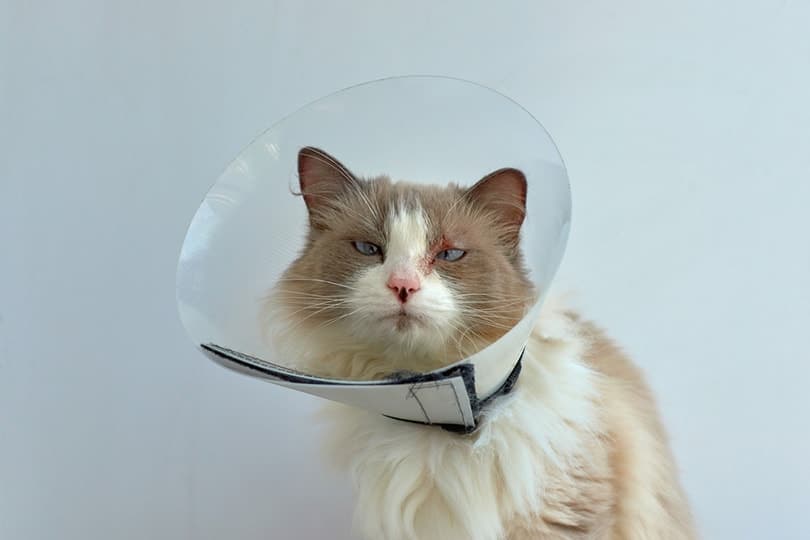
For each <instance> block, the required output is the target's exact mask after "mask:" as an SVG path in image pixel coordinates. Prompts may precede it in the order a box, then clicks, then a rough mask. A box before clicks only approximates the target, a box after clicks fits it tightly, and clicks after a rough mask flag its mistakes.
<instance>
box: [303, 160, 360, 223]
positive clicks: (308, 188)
mask: <svg viewBox="0 0 810 540" xmlns="http://www.w3.org/2000/svg"><path fill="white" fill-rule="evenodd" d="M298 182H299V184H300V186H301V195H303V196H304V202H305V203H306V205H307V210H308V211H309V219H310V223H312V225H313V226H316V225H317V223H318V220H317V217H318V215H319V214H321V213H323V211H324V210H326V209H328V208H329V204H330V202H331V201H333V200H334V198H335V196H336V195H338V194H339V193H341V192H342V191H344V190H345V189H346V188H347V187H349V186H354V185H356V184H357V179H356V178H355V177H354V175H353V174H352V173H351V172H350V171H349V169H347V168H346V167H344V166H343V164H342V163H340V162H339V161H338V160H336V159H335V158H333V157H332V156H330V155H329V154H327V153H326V152H324V151H323V150H320V149H318V148H313V147H311V146H307V147H304V148H302V149H301V150H300V151H299V152H298Z"/></svg>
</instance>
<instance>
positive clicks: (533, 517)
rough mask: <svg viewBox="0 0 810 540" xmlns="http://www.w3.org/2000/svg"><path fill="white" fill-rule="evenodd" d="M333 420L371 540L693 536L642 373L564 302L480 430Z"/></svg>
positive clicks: (543, 323)
mask: <svg viewBox="0 0 810 540" xmlns="http://www.w3.org/2000/svg"><path fill="white" fill-rule="evenodd" d="M334 345H335V344H334V343H331V346H332V350H333V351H334ZM338 348H339V347H338ZM349 356H351V355H349ZM327 415H328V417H329V422H328V423H327V426H328V428H329V430H330V431H329V433H330V435H329V445H328V447H327V448H328V453H329V455H330V456H331V457H333V458H336V459H337V461H338V463H339V464H340V465H341V466H343V467H345V468H346V469H348V470H349V471H350V473H351V476H352V478H353V480H354V484H355V486H356V491H357V505H356V511H355V516H354V522H355V526H356V528H357V530H358V532H359V533H360V534H361V535H362V536H363V537H364V538H367V539H370V540H371V539H373V540H400V539H402V540H405V539H420V540H432V539H436V540H496V539H509V540H522V539H529V538H538V539H573V538H594V539H595V538H609V539H688V538H694V537H695V535H694V532H693V530H692V522H691V518H690V515H689V511H688V507H687V503H686V500H685V497H684V495H683V493H682V491H681V488H680V486H679V483H678V479H677V474H676V471H675V466H674V463H673V460H672V457H671V455H670V453H669V450H668V445H667V442H666V438H665V435H664V433H663V430H662V428H661V426H660V424H659V422H658V420H657V418H656V413H655V406H654V404H653V402H652V399H651V397H650V395H649V392H648V390H647V388H646V386H645V385H644V383H643V381H642V379H641V377H640V376H639V374H638V372H637V371H636V370H635V369H634V368H633V367H632V366H631V365H630V363H629V362H628V361H627V360H626V359H625V358H624V357H623V356H622V355H621V354H620V353H619V352H618V351H617V350H616V349H615V348H614V347H613V346H612V345H611V344H610V343H609V342H607V341H606V340H605V338H604V337H603V336H602V335H601V334H600V333H599V332H598V331H597V330H595V329H594V328H593V327H592V326H590V325H588V324H587V323H583V322H580V321H579V320H578V319H577V317H576V316H573V315H571V314H569V313H566V312H564V311H562V310H560V309H559V308H553V307H548V308H546V309H545V310H544V314H543V316H542V318H541V320H540V321H539V323H538V324H537V327H536V329H535V331H534V333H533V334H532V336H531V338H530V341H529V344H528V347H527V352H526V356H525V358H524V367H523V373H522V374H521V376H520V379H519V383H518V385H517V387H516V390H515V391H514V393H513V394H512V395H510V396H507V397H505V398H502V399H501V400H500V402H498V403H497V404H496V405H495V406H494V407H492V409H491V410H490V411H488V413H487V415H486V417H485V418H484V420H483V425H482V426H481V428H480V429H479V430H478V431H477V432H476V433H474V434H473V435H468V436H467V435H457V434H453V433H448V432H446V431H443V430H441V429H439V428H436V427H430V426H421V425H412V424H408V423H405V422H400V421H396V420H390V419H387V418H384V417H382V416H380V415H377V414H374V413H371V412H367V411H363V410H359V409H353V408H349V407H345V406H340V405H330V406H329V410H328V412H327Z"/></svg>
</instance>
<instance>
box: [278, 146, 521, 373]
mask: <svg viewBox="0 0 810 540" xmlns="http://www.w3.org/2000/svg"><path fill="white" fill-rule="evenodd" d="M298 173H299V180H300V189H301V195H302V196H303V200H304V202H305V204H306V206H307V210H308V213H309V232H308V235H307V238H306V243H305V245H304V246H303V248H302V252H301V253H300V256H299V257H298V258H297V259H296V260H295V261H294V262H293V263H292V265H291V266H290V267H289V268H288V269H287V271H286V272H285V273H284V275H283V277H282V278H281V280H280V282H279V284H278V286H277V287H276V290H275V292H274V294H273V296H272V299H273V302H275V303H276V304H279V305H277V306H276V307H277V308H279V307H280V308H281V311H282V312H283V313H284V316H285V317H286V318H287V320H288V322H289V323H290V328H292V329H293V331H296V335H297V336H300V338H301V339H304V340H307V339H312V340H318V339H319V338H321V337H323V338H325V339H326V338H328V339H337V340H338V341H341V342H343V341H344V339H345V342H346V343H351V344H352V346H354V347H365V348H367V349H369V350H374V351H380V354H388V355H393V356H400V357H401V358H405V359H407V358H417V357H431V356H432V357H434V358H435V359H436V360H437V361H438V362H440V365H441V362H452V361H455V360H457V359H459V358H460V357H461V356H464V355H468V354H470V353H472V352H475V351H477V350H479V349H480V348H482V347H483V346H485V345H486V344H488V343H490V342H492V341H494V340H496V339H497V338H499V337H500V336H501V335H503V334H504V333H505V332H506V331H507V330H509V329H510V328H511V327H512V326H513V325H514V324H515V323H516V322H517V321H519V320H520V319H521V318H522V317H523V315H524V313H525V311H526V308H527V307H528V306H529V304H530V303H531V302H532V300H533V299H534V290H533V287H532V284H531V282H530V281H529V280H528V278H527V273H526V270H525V268H524V265H523V259H522V255H521V251H520V243H519V238H520V228H521V225H522V223H523V220H524V218H525V213H526V210H525V208H526V206H525V202H526V179H525V177H524V175H523V174H522V173H521V172H520V171H518V170H516V169H501V170H498V171H495V172H493V173H491V174H489V175H487V176H486V177H484V178H483V179H482V180H480V181H479V182H477V183H476V184H475V185H474V186H472V187H470V188H462V187H459V186H457V185H455V184H449V185H445V186H433V185H430V186H428V185H416V184H410V183H406V182H392V181H391V180H390V179H389V178H387V177H377V178H371V179H362V178H358V177H357V176H355V175H354V174H352V173H351V172H350V171H349V170H348V169H347V168H346V167H344V166H343V165H342V164H341V163H340V162H338V161H337V160H336V159H335V158H333V157H331V156H330V155H328V154H326V153H325V152H323V151H321V150H318V149H315V148H304V149H302V150H301V151H300V153H299V156H298ZM336 336H337V338H336ZM303 345H306V343H303ZM336 346H339V345H337V344H336ZM397 367H398V368H400V369H408V368H416V367H417V366H408V365H401V363H400V365H398V366H397ZM422 367H424V366H422ZM432 367H438V366H432Z"/></svg>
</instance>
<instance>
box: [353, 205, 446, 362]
mask: <svg viewBox="0 0 810 540" xmlns="http://www.w3.org/2000/svg"><path fill="white" fill-rule="evenodd" d="M388 219H389V222H388V227H387V229H388V242H387V245H386V248H385V249H386V251H385V260H384V262H383V264H381V265H375V266H372V267H369V268H368V269H367V270H365V271H363V272H360V273H359V274H358V275H357V277H356V278H355V280H354V281H353V282H352V283H350V284H349V286H350V287H352V289H353V292H352V294H351V295H350V296H349V299H348V301H349V306H350V307H349V309H350V312H351V316H349V317H347V319H349V321H348V322H350V323H351V330H352V332H353V333H354V334H355V335H356V336H357V337H359V338H362V340H363V341H366V342H372V343H374V342H377V343H379V344H381V345H382V344H387V345H389V346H390V345H391V344H395V345H396V346H397V347H398V348H400V349H404V351H405V352H407V353H408V354H411V353H414V352H416V353H422V354H430V353H435V352H436V351H441V350H442V348H443V346H444V344H445V343H446V341H447V339H448V338H449V336H450V335H452V333H453V331H454V327H455V325H456V324H457V319H458V317H459V310H458V308H457V306H456V302H455V300H454V298H453V293H452V291H451V290H450V288H449V287H448V286H447V285H446V284H445V283H444V280H442V278H441V276H439V275H438V274H437V273H436V272H427V273H426V272H425V271H424V266H425V265H424V258H425V255H426V252H427V249H428V246H427V241H428V227H427V223H426V221H425V217H424V213H423V212H422V210H421V209H420V208H415V209H412V210H406V209H404V208H400V209H399V211H397V212H393V213H392V214H391V215H390V216H389V218H388ZM395 272H400V273H407V274H415V275H418V276H419V281H420V286H421V289H420V290H419V291H417V292H416V293H414V294H412V295H411V296H410V297H409V299H408V302H407V303H406V304H405V306H404V308H405V310H406V311H407V312H408V313H409V314H410V315H412V316H413V317H414V318H415V319H416V321H417V322H416V324H411V325H409V326H408V327H407V328H404V329H403V328H398V327H397V325H396V322H397V321H396V320H395V319H392V318H391V317H392V316H396V314H397V313H399V311H400V308H401V305H400V302H399V300H398V299H397V297H396V295H394V294H393V293H392V291H391V290H390V289H389V288H388V285H387V282H388V278H389V276H391V275H392V274H393V273H395Z"/></svg>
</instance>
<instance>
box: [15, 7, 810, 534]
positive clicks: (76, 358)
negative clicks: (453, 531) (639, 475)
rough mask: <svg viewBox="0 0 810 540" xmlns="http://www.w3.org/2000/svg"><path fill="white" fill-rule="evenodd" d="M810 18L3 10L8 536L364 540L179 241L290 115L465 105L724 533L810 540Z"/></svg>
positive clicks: (611, 10)
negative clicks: (190, 330)
mask: <svg viewBox="0 0 810 540" xmlns="http://www.w3.org/2000/svg"><path fill="white" fill-rule="evenodd" d="M808 29H810V4H809V3H807V2H802V1H794V2H789V1H785V2H779V1H753V0H749V1H736V2H735V1H731V0H727V1H722V2H721V1H718V2H711V3H710V2H700V1H698V0H690V1H686V0H683V1H680V2H632V1H629V0H612V1H603V2H596V1H585V2H551V1H542V2H498V3H496V2H480V3H478V5H476V4H470V3H469V2H459V3H449V2H444V3H435V5H434V3H432V2H431V3H417V2H407V3H406V2H402V3H399V4H396V5H395V4H393V3H388V2H385V3H383V2H372V1H366V2H349V3H343V2H340V3H338V2H317V3H315V2H293V1H285V2H279V1H276V2H267V1H263V2H262V1H253V2H251V1H245V0H237V1H234V2H208V1H207V2H200V1H190V0H169V1H160V2H158V1H151V2H146V1H144V2H126V3H124V2H103V1H101V0H95V1H93V0H75V1H72V2H60V1H57V0H51V1H46V0H43V1H40V2H37V3H34V2H25V1H22V0H4V1H2V2H0V538H2V539H9V540H16V539H22V540H39V539H43V540H44V539H60V540H72V539H76V540H79V539H82V540H84V539H105V540H106V539H112V538H115V539H144V538H149V539H178V538H188V539H212V540H213V539H222V538H234V539H237V538H238V539H260V538H261V539H270V538H272V539H292V538H295V539H319V538H330V539H338V540H340V539H348V538H350V534H349V526H350V524H349V517H348V516H349V511H350V507H351V501H350V489H349V487H348V485H347V482H346V480H345V479H344V478H342V477H341V476H339V475H336V474H334V473H331V472H329V471H328V470H325V469H323V468H322V467H321V465H320V462H319V458H318V456H317V449H316V441H317V427H315V426H312V425H310V423H309V421H308V420H307V418H308V414H309V411H311V410H312V409H313V408H314V407H315V405H316V402H315V400H313V399H311V398H308V397H306V396H302V395H295V394H293V393H290V392H287V391H284V390H283V389H280V388H275V387H272V386H270V385H267V384H263V383H261V382H259V381H255V380H250V379H248V378H243V377H239V376H236V375H235V374H233V373H230V372H227V371H226V370H223V369H222V368H220V367H218V366H216V365H214V364H213V363H211V362H208V361H207V360H205V359H204V358H203V357H202V356H201V355H199V354H198V353H197V352H196V351H195V350H194V349H193V347H192V345H191V343H190V342H189V341H188V340H187V338H186V336H185V334H184V331H183V329H182V328H181V326H180V323H179V322H178V318H177V315H176V310H175V302H174V270H175V264H176V258H177V254H178V250H179V247H180V244H181V242H182V239H183V235H184V233H185V227H186V225H187V223H188V221H189V219H190V217H191V216H192V214H193V212H194V211H195V210H196V208H197V205H198V203H199V201H200V199H201V197H202V195H203V194H204V192H205V191H206V189H207V188H208V186H209V185H210V183H211V182H212V181H213V180H214V179H215V178H216V177H217V176H218V175H219V173H220V172H221V171H222V169H223V168H224V166H225V164H226V163H227V162H228V161H229V160H230V159H231V158H232V157H233V156H235V155H236V153H237V152H238V151H239V150H240V149H241V148H242V147H243V146H244V145H245V144H246V143H247V142H248V141H250V140H251V139H252V138H253V137H254V136H255V135H257V134H258V133H260V132H261V131H263V130H264V129H265V128H266V127H267V126H269V125H270V124H271V123H272V122H273V121H275V120H277V119H278V118H280V117H281V116H282V115H284V114H286V113H288V112H290V111H292V110H293V109H295V108H297V107H298V106H300V105H302V104H304V103H306V102H308V101H310V100H312V99H314V98H317V97H320V96H322V95H324V94H326V93H329V92H331V91H333V90H336V89H338V88H341V87H344V86H347V85H350V84H353V83H357V82H360V81H364V80H368V79H374V78H378V77H383V76H388V75H397V74H405V73H435V74H445V75H452V76H457V77H462V78H467V79H472V80H475V81H478V82H481V83H483V84H487V85H490V86H492V87H494V88H496V89H498V90H500V91H503V92H505V93H507V94H508V95H511V96H512V97H514V98H515V99H517V100H518V101H520V102H521V103H523V104H524V105H525V106H526V107H527V108H528V109H529V110H531V111H532V112H533V113H535V115H536V116H537V117H538V118H540V119H541V121H542V122H543V123H544V124H545V126H546V127H547V128H548V130H549V131H550V132H551V134H552V136H553V137H554V138H555V140H556V141H557V143H558V144H559V146H560V149H561V151H562V153H563V156H564V157H565V159H566V161H567V164H568V166H569V172H570V175H571V179H572V183H573V189H574V207H575V208H574V215H575V220H574V228H573V232H572V237H571V243H570V247H569V252H568V255H567V257H566V259H565V262H564V265H563V269H562V274H561V279H560V284H561V286H562V287H565V288H575V289H576V290H577V291H579V293H580V294H579V298H580V303H581V304H582V305H583V306H584V308H585V309H586V312H587V314H588V315H590V316H592V317H593V318H596V319H597V320H598V321H599V322H601V323H602V324H603V325H605V326H606V327H608V328H609V329H610V330H611V332H612V333H613V334H614V335H615V336H616V337H617V338H618V339H619V340H620V341H621V342H622V343H624V344H625V345H626V347H627V349H628V350H629V351H630V352H631V353H632V354H633V355H634V357H635V358H636V359H637V361H638V362H639V363H640V364H641V365H642V366H643V367H644V368H645V369H646V371H647V373H648V375H649V378H650V380H651V382H652V384H653V386H654V388H655V390H656V391H657V393H658V395H659V399H660V403H661V406H662V408H663V410H664V415H665V418H666V420H667V423H668V425H669V429H670V431H671V433H672V437H673V441H674V446H675V450H676V453H677V456H678V458H679V462H680V465H681V468H682V470H683V478H684V481H685V483H686V486H687V488H688V491H689V494H690V496H691V498H692V500H693V503H694V507H695V512H696V514H697V518H698V521H699V523H700V526H701V529H702V531H703V534H704V536H705V537H706V538H710V539H735V540H736V539H749V538H751V539H759V538H769V539H770V538H779V539H797V540H798V539H806V538H809V537H810V525H809V524H808V521H807V511H808V510H810V490H808V486H809V485H810V465H808V461H807V460H808V456H810V435H809V434H808V431H809V429H810V428H808V425H809V424H810V420H809V419H808V412H809V411H810V397H808V395H809V394H810V393H809V392H808V390H807V387H808V384H809V383H810V354H808V344H807V336H808V328H810V283H809V282H810V240H808V233H809V232H810V217H808V208H809V207H810V187H809V186H810V105H808V101H809V100H810V30H808Z"/></svg>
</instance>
